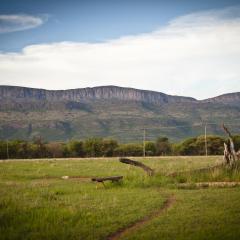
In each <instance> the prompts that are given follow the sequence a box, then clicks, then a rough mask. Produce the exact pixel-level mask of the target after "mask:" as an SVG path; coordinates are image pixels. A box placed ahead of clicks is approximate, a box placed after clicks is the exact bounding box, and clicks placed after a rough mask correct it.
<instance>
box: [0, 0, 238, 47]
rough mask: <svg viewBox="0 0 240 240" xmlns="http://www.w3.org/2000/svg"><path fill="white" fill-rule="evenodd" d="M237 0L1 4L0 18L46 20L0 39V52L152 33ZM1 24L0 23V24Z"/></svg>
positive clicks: (18, 0) (9, 0) (8, 0)
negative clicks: (178, 18)
mask: <svg viewBox="0 0 240 240" xmlns="http://www.w3.org/2000/svg"><path fill="white" fill-rule="evenodd" d="M238 3H240V1H239V0H237V1H236V0H202V1H194V0H168V1H166V0H164V1H162V0H145V1H142V0H1V4H0V14H27V15H33V16H37V17H44V18H47V20H46V21H45V22H44V24H42V25H41V26H39V27H36V28H33V29H29V30H28V31H17V32H12V33H8V34H1V35H0V51H19V50H21V49H22V48H23V47H25V46H27V45H30V44H38V43H50V42H59V41H80V42H101V41H105V40H108V39H115V38H119V37H121V36H125V35H133V34H139V33H145V32H151V31H154V30H155V29H157V28H159V27H160V26H163V25H165V24H166V23H167V22H168V21H170V20H171V19H173V18H174V17H176V16H180V15H184V14H188V13H191V12H195V11H201V10H207V9H217V8H223V7H226V6H233V5H236V4H238ZM0 23H1V22H0Z"/></svg>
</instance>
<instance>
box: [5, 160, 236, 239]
mask: <svg viewBox="0 0 240 240" xmlns="http://www.w3.org/2000/svg"><path fill="white" fill-rule="evenodd" d="M134 159H137V160H139V161H142V162H144V163H146V164H147V165H149V166H150V167H152V168H154V169H155V171H156V174H155V176H153V177H148V176H146V174H145V173H144V172H143V171H142V170H141V169H138V168H136V167H133V166H129V165H125V164H122V163H120V162H119V161H118V160H117V159H116V158H104V159H63V160H55V159H48V160H25V161H24V160H15V161H2V162H0V239H36V240H37V239H58V240H59V239H69V240H71V239H84V240H85V239H86V240H87V239H225V240H226V239H240V228H239V224H240V220H239V219H240V201H239V199H240V188H239V187H234V188H233V187H225V188H217V187H214V188H212V187H211V188H197V187H195V185H194V183H196V182H204V181H221V182H222V181H227V182H228V181H240V173H239V172H238V170H236V171H230V170H223V169H214V170H211V171H207V172H204V173H197V172H191V171H190V170H194V169H199V168H204V167H210V166H215V165H217V164H219V163H221V161H222V157H217V156H214V157H207V158H206V157H162V158H156V157H154V158H146V159H142V158H134ZM182 171H190V172H184V173H181V174H178V175H174V176H167V175H169V174H171V173H174V172H182ZM65 175H67V176H70V177H71V176H72V177H75V178H70V179H67V180H63V179H61V177H62V176H65ZM112 175H123V176H124V179H123V181H122V182H121V183H119V184H116V183H115V184H113V183H110V182H109V183H106V186H105V187H104V186H103V185H102V184H96V183H93V182H91V181H90V179H89V178H90V177H95V176H112ZM76 176H78V178H76ZM184 183H189V184H190V187H188V188H184V189H183V188H181V187H180V186H181V184H184Z"/></svg>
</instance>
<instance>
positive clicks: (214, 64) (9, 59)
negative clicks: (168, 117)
mask: <svg viewBox="0 0 240 240" xmlns="http://www.w3.org/2000/svg"><path fill="white" fill-rule="evenodd" d="M239 62H240V8H239V7H235V8H225V9H222V10H216V11H213V10H212V11H205V12H198V13H193V14H189V15H186V16H182V17H178V18H176V19H174V20H172V21H171V22H170V23H169V24H168V25H167V26H165V27H163V28H161V29H158V30H157V31H155V32H152V33H146V34H141V35H137V36H127V37H122V38H120V39H116V40H110V41H107V42H104V43H76V42H60V43H53V44H41V45H32V46H27V47H25V48H24V49H23V51H22V52H21V53H2V54H0V74H1V80H0V84H5V85H20V86H29V87H38V88H47V89H68V88H77V87H91V86H101V85H119V86H126V87H134V88H140V89H149V90H156V91H161V92H165V93H168V94H177V95H185V96H193V97H197V98H200V99H202V98H207V97H211V96H215V95H219V94H222V93H226V92H234V91H240V84H239V79H240V67H239Z"/></svg>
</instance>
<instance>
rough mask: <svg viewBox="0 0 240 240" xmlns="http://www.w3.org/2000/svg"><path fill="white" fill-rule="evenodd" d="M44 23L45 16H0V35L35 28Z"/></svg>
mask: <svg viewBox="0 0 240 240" xmlns="http://www.w3.org/2000/svg"><path fill="white" fill-rule="evenodd" d="M44 21H46V16H44V17H37V16H31V15H21V14H18V15H10V14H9V15H0V33H9V32H17V31H23V30H27V29H31V28H36V27H38V26H40V25H42V24H43V23H44Z"/></svg>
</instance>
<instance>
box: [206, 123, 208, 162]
mask: <svg viewBox="0 0 240 240" xmlns="http://www.w3.org/2000/svg"><path fill="white" fill-rule="evenodd" d="M205 153H206V157H207V155H208V146H207V124H206V123H205Z"/></svg>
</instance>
